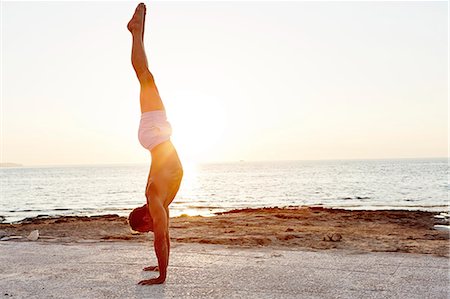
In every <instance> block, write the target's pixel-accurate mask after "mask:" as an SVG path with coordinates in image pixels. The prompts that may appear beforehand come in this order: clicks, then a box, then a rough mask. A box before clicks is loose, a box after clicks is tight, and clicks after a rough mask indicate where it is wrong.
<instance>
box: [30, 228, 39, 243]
mask: <svg viewBox="0 0 450 299" xmlns="http://www.w3.org/2000/svg"><path fill="white" fill-rule="evenodd" d="M27 239H28V240H30V241H36V240H37V239H39V231H38V230H34V231H32V232H31V233H30V234H29V235H28V237H27Z"/></svg>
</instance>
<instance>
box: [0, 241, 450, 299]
mask: <svg viewBox="0 0 450 299" xmlns="http://www.w3.org/2000/svg"><path fill="white" fill-rule="evenodd" d="M155 262H156V259H155V257H154V253H153V249H152V246H151V244H150V243H148V244H136V243H134V244H133V243H130V244H127V243H77V244H67V245H64V244H51V243H36V242H13V241H7V242H0V298H258V299H259V298H408V299H411V298H420V299H423V298H448V296H449V290H448V286H449V272H448V270H449V259H448V258H441V257H433V256H428V255H414V254H401V253H364V254H361V253H353V252H348V251H317V252H313V251H286V250H274V249H268V248H255V249H248V248H247V249H245V248H244V249H239V248H238V249H236V248H227V247H224V246H215V245H202V244H180V245H175V246H173V248H172V254H171V260H170V268H169V277H168V279H167V282H166V284H164V285H157V286H138V285H136V283H137V282H138V281H140V280H142V279H146V278H150V277H152V276H153V275H155V274H154V273H153V272H143V271H141V269H142V268H143V267H144V266H146V265H150V264H156V263H155Z"/></svg>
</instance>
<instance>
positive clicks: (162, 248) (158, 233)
mask: <svg viewBox="0 0 450 299" xmlns="http://www.w3.org/2000/svg"><path fill="white" fill-rule="evenodd" d="M146 193H147V194H146V195H147V198H148V200H147V202H148V206H149V209H150V214H151V215H152V218H153V233H154V243H153V245H154V247H155V253H156V257H157V258H158V269H159V277H157V278H152V279H148V280H142V281H140V282H139V284H141V285H149V284H160V283H163V282H164V281H165V280H166V276H167V266H168V264H169V246H168V242H169V236H168V219H167V213H166V210H165V209H164V206H163V205H162V201H161V200H159V197H158V194H157V192H156V190H155V185H154V184H150V186H148V190H147V192H146ZM150 198H151V200H150Z"/></svg>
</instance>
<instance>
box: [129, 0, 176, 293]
mask: <svg viewBox="0 0 450 299" xmlns="http://www.w3.org/2000/svg"><path fill="white" fill-rule="evenodd" d="M145 14H146V7H145V5H144V4H143V3H140V4H139V5H138V6H137V8H136V11H135V13H134V15H133V17H132V19H131V21H130V22H129V23H128V30H129V31H130V32H131V34H132V37H133V44H132V50H131V63H132V65H133V68H134V71H135V72H136V75H137V78H138V80H139V83H140V85H141V92H140V105H141V113H142V114H141V121H140V125H139V134H138V137H139V142H140V143H141V144H142V146H143V147H144V148H146V149H147V150H149V151H150V153H151V161H152V162H151V166H150V173H149V175H148V180H147V187H146V190H145V196H146V198H147V203H146V204H145V205H144V206H142V207H139V208H136V209H134V210H133V211H132V212H131V213H130V216H129V218H128V220H129V223H130V226H131V228H132V229H133V230H135V231H138V232H149V231H153V233H154V247H155V253H156V257H157V258H158V266H150V267H145V268H144V271H159V277H157V278H152V279H148V280H142V281H140V282H139V284H141V285H150V284H159V283H163V282H164V281H165V280H166V276H167V266H168V264H169V252H170V239H169V204H170V203H171V202H172V200H173V199H174V197H175V195H176V194H177V192H178V189H179V187H180V183H181V179H182V177H183V168H182V165H181V162H180V159H179V157H178V154H177V151H176V150H175V147H174V146H173V144H172V142H171V141H170V135H171V133H172V128H171V126H170V123H169V122H168V121H167V118H166V111H165V109H164V105H163V103H162V101H161V98H160V96H159V92H158V88H156V85H155V80H154V78H153V75H152V74H151V73H150V71H149V69H148V63H147V57H146V54H145V50H144V44H143V39H144V24H145Z"/></svg>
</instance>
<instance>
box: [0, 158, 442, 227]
mask: <svg viewBox="0 0 450 299" xmlns="http://www.w3.org/2000/svg"><path fill="white" fill-rule="evenodd" d="M448 169H449V166H448V161H447V159H446V158H442V159H401V160H339V161H338V160H336V161H331V160H323V161H280V162H236V163H217V164H201V165H197V166H195V167H194V166H192V167H186V166H185V175H184V179H183V182H182V185H181V187H180V190H179V192H178V195H177V196H176V198H175V200H174V201H173V203H172V204H171V206H170V211H171V216H178V215H181V214H188V215H202V216H211V215H214V213H216V212H222V211H227V210H231V209H239V208H247V207H272V206H280V207H281V206H290V205H292V206H299V205H321V206H326V207H336V208H345V209H377V210H380V209H407V210H426V211H447V210H448V186H449V181H448ZM148 170H149V165H145V164H142V165H86V166H64V167H63V166H61V167H14V168H0V183H1V189H0V196H1V197H0V219H2V220H3V222H15V221H19V220H21V219H24V218H27V217H36V216H38V215H51V216H53V215H102V214H119V215H127V214H128V213H129V212H130V211H131V209H132V208H134V207H136V206H139V205H142V204H144V203H145V195H144V192H145V186H146V180H147V175H148Z"/></svg>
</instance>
